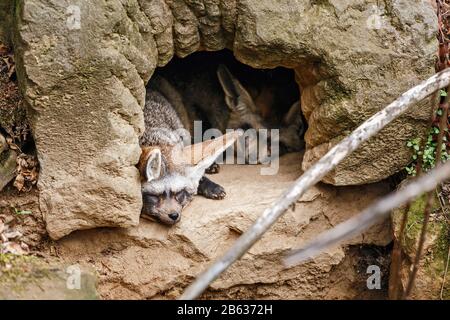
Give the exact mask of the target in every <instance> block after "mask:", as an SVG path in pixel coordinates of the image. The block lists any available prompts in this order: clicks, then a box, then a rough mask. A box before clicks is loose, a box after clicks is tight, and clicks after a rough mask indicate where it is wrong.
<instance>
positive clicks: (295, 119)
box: [283, 101, 303, 128]
mask: <svg viewBox="0 0 450 320" xmlns="http://www.w3.org/2000/svg"><path fill="white" fill-rule="evenodd" d="M301 112H302V110H301V108H300V101H297V102H295V103H294V104H292V106H291V108H290V109H289V111H288V112H287V113H286V115H285V116H284V117H283V124H284V125H285V126H291V125H295V126H296V127H298V128H300V127H301V126H303V120H302V116H301Z"/></svg>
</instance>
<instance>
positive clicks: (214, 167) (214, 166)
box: [205, 162, 220, 174]
mask: <svg viewBox="0 0 450 320" xmlns="http://www.w3.org/2000/svg"><path fill="white" fill-rule="evenodd" d="M219 171H220V166H219V164H218V163H216V162H214V163H213V164H212V165H211V166H210V167H209V168H208V169H206V171H205V172H206V173H207V174H217V173H219Z"/></svg>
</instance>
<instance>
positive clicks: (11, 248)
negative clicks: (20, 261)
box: [0, 242, 27, 255]
mask: <svg viewBox="0 0 450 320" xmlns="http://www.w3.org/2000/svg"><path fill="white" fill-rule="evenodd" d="M0 251H1V253H3V254H5V253H11V254H15V255H24V254H26V253H27V251H26V250H24V249H23V248H22V246H21V245H20V244H18V243H16V242H5V243H3V244H2V245H1V250H0Z"/></svg>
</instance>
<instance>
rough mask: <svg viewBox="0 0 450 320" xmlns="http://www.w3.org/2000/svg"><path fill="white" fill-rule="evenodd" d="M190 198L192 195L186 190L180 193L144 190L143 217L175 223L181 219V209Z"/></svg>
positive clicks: (168, 223) (164, 222)
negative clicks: (153, 192)
mask: <svg viewBox="0 0 450 320" xmlns="http://www.w3.org/2000/svg"><path fill="white" fill-rule="evenodd" d="M190 199H191V196H190V195H189V194H188V193H187V192H186V191H184V190H182V191H180V192H178V193H172V192H165V193H163V194H161V195H154V194H149V193H145V192H143V202H144V203H143V208H142V217H144V218H147V219H150V220H155V221H158V222H161V223H163V224H166V225H174V224H176V223H177V222H179V221H180V220H181V211H182V210H183V208H184V207H185V206H186V204H187V203H188V202H190Z"/></svg>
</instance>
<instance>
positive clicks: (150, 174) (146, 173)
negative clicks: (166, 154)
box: [139, 148, 162, 182]
mask: <svg viewBox="0 0 450 320" xmlns="http://www.w3.org/2000/svg"><path fill="white" fill-rule="evenodd" d="M161 164H162V160H161V150H160V149H158V148H152V149H150V148H145V149H143V150H142V155H141V159H140V160H139V171H140V172H141V177H143V179H144V180H145V181H147V182H149V181H152V180H155V179H158V178H159V177H160V176H161Z"/></svg>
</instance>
